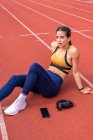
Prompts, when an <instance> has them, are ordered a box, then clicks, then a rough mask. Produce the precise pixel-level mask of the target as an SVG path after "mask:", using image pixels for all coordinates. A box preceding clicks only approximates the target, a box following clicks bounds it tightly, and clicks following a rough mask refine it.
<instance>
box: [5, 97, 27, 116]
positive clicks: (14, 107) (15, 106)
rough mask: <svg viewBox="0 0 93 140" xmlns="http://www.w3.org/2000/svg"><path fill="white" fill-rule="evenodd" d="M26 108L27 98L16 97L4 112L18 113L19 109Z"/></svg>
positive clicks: (8, 113)
mask: <svg viewBox="0 0 93 140" xmlns="http://www.w3.org/2000/svg"><path fill="white" fill-rule="evenodd" d="M25 108H26V102H25V100H18V99H16V100H15V101H14V102H13V103H12V104H11V105H10V106H9V107H8V108H7V109H5V110H4V113H5V114H7V115H16V114H17V113H18V112H19V111H21V110H23V109H25Z"/></svg>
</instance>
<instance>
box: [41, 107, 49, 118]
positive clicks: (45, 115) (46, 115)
mask: <svg viewBox="0 0 93 140" xmlns="http://www.w3.org/2000/svg"><path fill="white" fill-rule="evenodd" d="M40 111H41V114H42V117H43V118H49V117H50V114H49V112H48V109H47V108H40Z"/></svg>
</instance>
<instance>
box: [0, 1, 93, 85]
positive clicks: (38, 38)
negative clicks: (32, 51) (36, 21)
mask: <svg viewBox="0 0 93 140" xmlns="http://www.w3.org/2000/svg"><path fill="white" fill-rule="evenodd" d="M0 6H1V7H2V9H4V10H5V11H6V12H8V13H9V14H10V15H11V16H12V17H13V18H14V19H15V20H17V21H18V22H19V23H20V24H21V25H22V26H23V27H24V28H25V29H27V30H28V31H29V32H30V33H31V34H33V35H34V36H35V37H36V38H37V40H39V41H40V42H41V43H42V44H43V45H45V46H46V47H47V48H48V49H51V48H50V46H49V45H48V44H46V43H45V42H44V41H43V40H42V39H41V38H40V37H39V36H38V35H36V34H35V33H34V32H33V31H32V30H31V29H30V28H28V27H27V26H26V25H25V24H24V23H23V22H22V21H20V20H19V19H18V18H17V17H16V16H15V15H13V14H12V13H11V12H10V11H9V10H8V9H7V8H5V7H4V6H3V5H2V4H0ZM80 74H81V73H80ZM82 76H83V75H82V74H81V78H82ZM86 79H87V78H85V77H84V76H83V80H84V81H85V82H86V83H87V84H88V85H89V86H90V87H93V84H92V83H91V82H90V83H91V84H90V83H89V82H87V81H89V80H88V79H87V80H86Z"/></svg>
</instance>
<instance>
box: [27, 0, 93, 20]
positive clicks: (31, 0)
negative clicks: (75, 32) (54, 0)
mask: <svg viewBox="0 0 93 140" xmlns="http://www.w3.org/2000/svg"><path fill="white" fill-rule="evenodd" d="M27 1H29V2H33V3H36V4H38V5H41V6H44V7H48V8H50V9H53V10H56V11H59V12H61V13H65V14H68V15H71V16H74V17H77V18H79V19H83V20H85V21H88V22H91V23H93V20H90V19H87V18H85V17H81V16H78V15H75V14H72V13H70V12H67V11H63V10H61V9H57V8H55V7H51V6H49V5H45V4H41V3H39V2H35V1H33V0H27Z"/></svg>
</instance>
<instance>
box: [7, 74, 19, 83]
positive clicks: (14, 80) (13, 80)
mask: <svg viewBox="0 0 93 140" xmlns="http://www.w3.org/2000/svg"><path fill="white" fill-rule="evenodd" d="M17 79H18V76H17V75H13V76H11V77H10V79H9V81H10V82H11V83H14V82H16V81H17Z"/></svg>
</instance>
